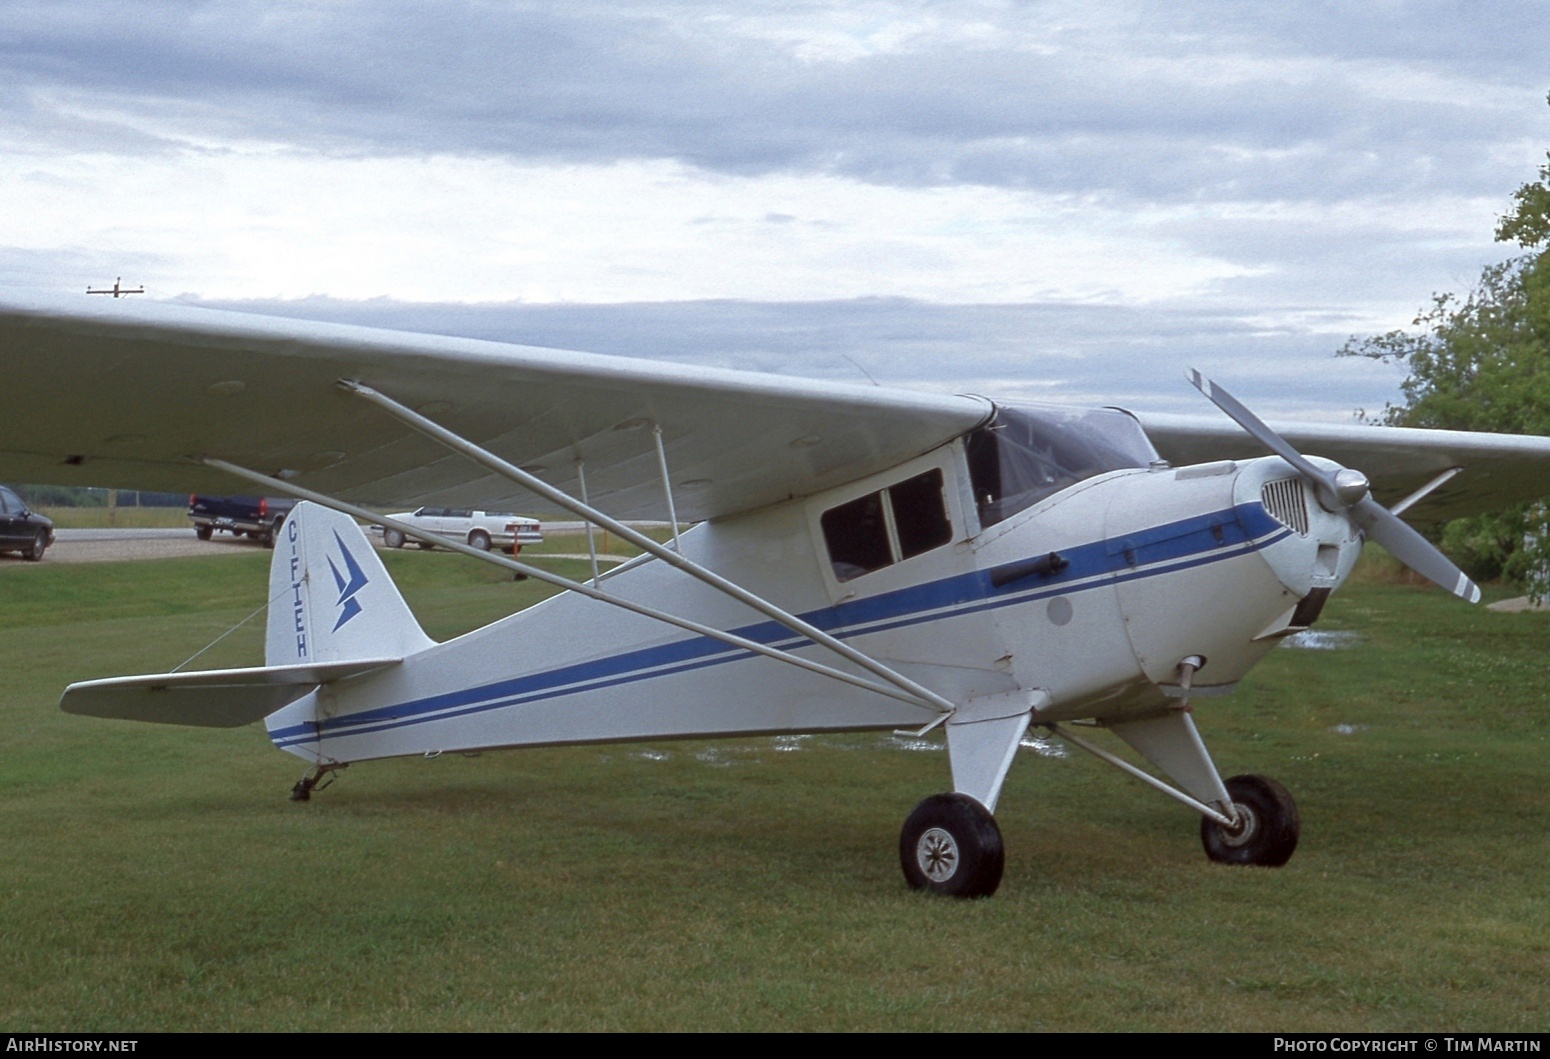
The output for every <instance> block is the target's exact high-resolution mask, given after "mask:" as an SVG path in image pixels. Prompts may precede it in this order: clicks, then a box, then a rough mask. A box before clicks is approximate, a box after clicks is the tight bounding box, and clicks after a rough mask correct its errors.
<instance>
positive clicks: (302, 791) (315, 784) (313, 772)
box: [291, 761, 350, 802]
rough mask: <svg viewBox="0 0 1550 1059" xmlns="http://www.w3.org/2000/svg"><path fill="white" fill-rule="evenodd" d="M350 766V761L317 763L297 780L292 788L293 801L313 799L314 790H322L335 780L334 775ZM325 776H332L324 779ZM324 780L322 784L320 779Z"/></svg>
mask: <svg viewBox="0 0 1550 1059" xmlns="http://www.w3.org/2000/svg"><path fill="white" fill-rule="evenodd" d="M349 767H350V763H349V762H348V761H334V762H330V763H329V764H327V765H317V766H315V767H313V768H312V769H310V770H309V771H308V772H307V774H306V775H305V776H303V777H302V778H301V779H299V780H297V781H296V786H294V787H292V788H291V801H293V802H306V801H311V800H312V792H313V791H321V790H325V789H327V788H328V786H329V785H330V784H332V783H333V782H334V781H333V779H332V775H333V773H335V772H341V771H343V770H344V769H347V768H349ZM324 777H330V778H328V779H326V780H324ZM320 780H323V783H322V785H321V786H320V785H319V781H320Z"/></svg>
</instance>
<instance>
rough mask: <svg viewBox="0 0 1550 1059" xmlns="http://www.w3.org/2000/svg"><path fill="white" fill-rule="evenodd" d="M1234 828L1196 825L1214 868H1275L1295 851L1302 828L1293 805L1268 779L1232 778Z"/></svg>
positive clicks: (1208, 823)
mask: <svg viewBox="0 0 1550 1059" xmlns="http://www.w3.org/2000/svg"><path fill="white" fill-rule="evenodd" d="M1226 786H1227V793H1228V795H1229V796H1231V798H1232V803H1233V804H1232V807H1233V811H1234V815H1236V816H1237V818H1238V826H1237V827H1233V828H1229V827H1224V826H1223V825H1221V824H1219V823H1217V822H1216V821H1214V820H1211V819H1204V820H1201V821H1200V842H1201V844H1202V845H1203V846H1205V848H1206V856H1208V857H1210V858H1211V859H1212V860H1214V861H1216V862H1217V863H1218V864H1257V865H1259V866H1261V867H1265V868H1279V867H1280V866H1281V865H1283V864H1285V863H1286V862H1287V861H1288V860H1290V859H1291V857H1292V853H1293V852H1294V851H1295V850H1296V849H1297V836H1298V835H1299V833H1300V832H1301V829H1302V824H1301V821H1299V820H1298V818H1297V803H1296V802H1294V801H1292V796H1291V795H1290V794H1289V793H1287V790H1286V788H1285V787H1283V786H1281V785H1280V784H1279V783H1277V782H1276V781H1275V780H1273V779H1271V778H1270V777H1268V776H1234V777H1233V778H1232V779H1230V780H1228V781H1227V784H1226Z"/></svg>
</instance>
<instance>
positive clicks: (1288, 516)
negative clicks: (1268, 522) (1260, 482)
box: [1259, 478, 1308, 537]
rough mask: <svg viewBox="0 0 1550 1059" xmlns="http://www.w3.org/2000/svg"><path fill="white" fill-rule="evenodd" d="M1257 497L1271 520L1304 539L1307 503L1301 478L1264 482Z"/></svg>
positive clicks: (1306, 529) (1306, 524)
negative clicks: (1295, 532) (1294, 531)
mask: <svg viewBox="0 0 1550 1059" xmlns="http://www.w3.org/2000/svg"><path fill="white" fill-rule="evenodd" d="M1259 497H1260V501H1261V502H1262V503H1263V504H1264V505H1265V510H1266V511H1268V512H1270V517H1271V518H1273V519H1275V520H1276V521H1277V522H1279V523H1281V524H1282V525H1283V526H1289V527H1291V528H1292V529H1294V530H1296V531H1297V532H1298V533H1299V534H1301V535H1302V536H1304V537H1306V536H1307V535H1308V501H1307V499H1306V498H1305V495H1304V490H1303V484H1302V479H1301V478H1281V479H1278V480H1276V481H1274V482H1266V483H1265V487H1264V488H1263V489H1261V490H1260V492H1259Z"/></svg>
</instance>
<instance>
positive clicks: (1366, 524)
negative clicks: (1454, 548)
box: [1189, 370, 1480, 603]
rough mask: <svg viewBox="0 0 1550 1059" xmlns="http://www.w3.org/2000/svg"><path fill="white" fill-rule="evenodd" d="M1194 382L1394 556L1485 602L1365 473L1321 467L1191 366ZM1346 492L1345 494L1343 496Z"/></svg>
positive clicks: (1439, 583) (1438, 582) (1431, 578)
mask: <svg viewBox="0 0 1550 1059" xmlns="http://www.w3.org/2000/svg"><path fill="white" fill-rule="evenodd" d="M1189 381H1190V382H1191V383H1193V384H1194V386H1195V389H1197V390H1199V391H1200V392H1201V393H1203V394H1205V396H1206V399H1207V400H1209V401H1210V402H1211V403H1212V404H1214V405H1216V407H1218V408H1220V409H1221V410H1222V411H1223V412H1226V413H1227V415H1228V416H1229V417H1230V418H1231V419H1232V420H1233V422H1235V423H1237V424H1238V425H1239V426H1240V427H1242V428H1243V429H1244V430H1246V431H1248V432H1249V434H1250V435H1252V436H1253V438H1254V439H1255V440H1256V441H1258V442H1259V443H1260V444H1261V445H1264V446H1265V447H1266V448H1267V449H1269V450H1270V451H1271V452H1273V453H1275V454H1276V455H1277V456H1279V457H1281V458H1282V459H1283V460H1285V461H1286V462H1287V463H1289V464H1291V465H1292V466H1293V467H1294V468H1296V470H1297V473H1299V474H1301V475H1302V476H1303V477H1304V478H1306V479H1308V481H1310V482H1312V483H1313V485H1314V487H1315V488H1317V489H1318V490H1319V491H1320V492H1322V493H1323V494H1324V496H1325V498H1326V499H1328V500H1329V501H1330V502H1331V503H1334V504H1339V505H1340V506H1341V507H1344V508H1345V510H1346V511H1347V512H1348V513H1349V514H1350V516H1351V518H1352V519H1353V520H1354V521H1355V522H1356V524H1357V525H1358V526H1360V527H1361V528H1362V530H1363V531H1364V532H1366V534H1367V538H1368V539H1369V540H1371V541H1375V542H1376V543H1377V544H1378V545H1380V546H1381V547H1383V548H1384V549H1386V550H1387V551H1388V553H1389V554H1390V555H1392V556H1393V557H1394V558H1396V559H1398V560H1399V561H1400V562H1402V563H1404V564H1405V565H1406V566H1408V567H1409V568H1410V569H1412V570H1414V571H1415V572H1416V573H1418V574H1420V575H1421V576H1422V577H1424V578H1426V579H1427V580H1428V581H1430V582H1432V583H1433V584H1435V585H1437V586H1438V587H1440V588H1444V589H1447V590H1448V591H1449V592H1452V593H1453V594H1454V595H1455V596H1457V597H1459V598H1460V599H1462V600H1466V601H1468V602H1470V603H1478V602H1480V589H1479V587H1478V586H1477V585H1476V584H1475V583H1474V582H1473V581H1471V580H1470V579H1469V577H1468V576H1467V575H1466V574H1465V573H1464V571H1462V570H1460V569H1459V568H1458V567H1457V566H1454V565H1453V561H1452V560H1451V559H1449V558H1448V557H1447V556H1446V555H1443V554H1442V552H1440V551H1438V550H1437V546H1436V545H1434V544H1432V542H1431V541H1429V540H1427V539H1426V538H1425V537H1423V536H1421V535H1420V534H1419V533H1417V532H1416V531H1415V530H1414V529H1412V528H1411V527H1410V526H1409V525H1408V524H1407V523H1405V522H1404V521H1402V520H1401V519H1400V517H1399V516H1398V515H1396V514H1394V513H1393V512H1392V511H1390V510H1389V509H1388V508H1386V507H1384V506H1383V505H1382V504H1380V503H1378V502H1377V501H1376V500H1374V499H1373V498H1372V497H1371V496H1370V495H1368V493H1367V488H1368V486H1367V480H1366V478H1365V477H1364V476H1362V475H1361V474H1359V473H1357V472H1353V471H1351V470H1342V471H1340V472H1339V474H1340V475H1342V476H1344V478H1343V479H1342V478H1337V476H1336V475H1334V474H1330V473H1329V472H1328V471H1325V470H1322V469H1320V468H1318V467H1315V466H1314V465H1313V464H1312V463H1311V462H1309V460H1308V458H1307V457H1306V456H1304V455H1303V454H1302V453H1300V452H1298V451H1297V450H1296V449H1294V448H1292V446H1291V445H1290V444H1288V443H1287V441H1286V439H1285V438H1283V437H1281V435H1279V434H1277V433H1276V432H1275V431H1274V430H1271V429H1270V428H1269V427H1268V426H1266V425H1265V423H1264V422H1263V421H1262V420H1261V419H1260V418H1259V417H1258V416H1256V415H1255V414H1254V413H1253V412H1250V411H1249V410H1248V409H1247V408H1245V407H1244V406H1243V404H1242V403H1241V402H1240V401H1239V400H1238V399H1237V398H1236V397H1234V396H1233V395H1232V394H1230V393H1228V392H1227V391H1226V390H1224V389H1222V388H1221V387H1220V386H1218V385H1216V383H1214V382H1212V381H1211V380H1210V379H1208V378H1206V377H1205V376H1204V375H1201V374H1200V372H1198V371H1194V370H1191V371H1190V373H1189ZM1342 481H1343V482H1344V484H1345V485H1346V487H1347V488H1346V490H1342V489H1341V488H1340V484H1341V483H1342ZM1343 491H1344V492H1345V496H1344V497H1342V496H1341V493H1342V492H1343ZM1357 497H1360V499H1357ZM1330 510H1332V511H1333V510H1335V508H1333V507H1331V508H1330Z"/></svg>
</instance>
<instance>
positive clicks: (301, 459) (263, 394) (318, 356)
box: [0, 299, 990, 520]
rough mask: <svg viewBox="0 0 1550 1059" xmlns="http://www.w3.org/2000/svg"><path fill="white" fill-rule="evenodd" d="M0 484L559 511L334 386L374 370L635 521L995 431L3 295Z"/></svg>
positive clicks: (767, 383) (904, 397) (861, 405)
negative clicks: (268, 491) (580, 468)
mask: <svg viewBox="0 0 1550 1059" xmlns="http://www.w3.org/2000/svg"><path fill="white" fill-rule="evenodd" d="M0 355H3V358H4V367H5V375H6V384H5V385H4V386H3V387H0V479H4V480H9V481H22V482H46V483H50V484H59V485H72V484H79V485H97V486H119V487H124V488H139V489H154V490H166V491H174V492H211V493H246V492H251V486H249V485H247V484H245V483H243V482H241V481H240V480H237V479H234V478H231V477H228V476H226V475H223V474H221V473H220V472H218V471H215V470H212V469H210V468H207V467H204V466H202V465H200V464H199V463H198V462H197V458H198V457H202V456H214V457H218V458H220V459H224V460H228V461H230V462H231V463H235V464H238V465H240V466H244V467H248V468H250V469H253V470H257V471H261V472H263V473H267V474H275V473H281V472H283V473H281V476H282V477H285V478H288V479H291V480H294V481H296V483H297V484H299V485H304V486H306V487H308V488H311V489H315V490H317V491H319V492H322V493H326V494H329V495H333V496H337V497H340V498H342V499H346V500H351V501H354V502H357V503H361V504H366V505H414V504H451V505H457V506H474V507H482V508H485V509H489V510H518V511H524V512H533V513H536V514H547V513H549V512H548V511H547V510H546V509H545V508H544V507H543V505H541V504H539V503H537V502H536V500H535V498H533V497H532V496H531V495H529V494H527V493H525V492H523V491H521V490H519V489H517V488H516V487H515V486H513V485H511V484H510V483H509V482H506V481H505V480H503V479H498V478H493V477H491V476H490V475H489V474H488V473H487V472H485V471H484V470H482V469H481V468H478V467H476V466H474V465H473V464H471V463H469V462H468V461H467V460H465V459H463V458H461V457H457V456H452V455H450V454H448V452H447V450H445V449H444V448H442V447H440V446H438V445H437V444H436V443H434V442H432V441H430V440H429V439H427V438H425V437H423V436H422V435H420V434H418V433H415V432H413V431H412V430H410V429H409V428H407V427H405V426H404V425H403V424H401V423H400V422H398V421H397V420H394V419H392V418H390V417H388V416H387V415H385V414H384V413H383V412H381V411H380V410H378V409H375V408H372V407H370V406H369V405H367V404H366V403H365V402H363V401H361V400H360V399H359V398H356V397H352V396H350V395H349V394H347V393H345V392H343V391H342V390H341V389H340V388H339V387H338V386H336V385H335V384H336V382H337V381H338V380H340V379H353V380H358V381H361V382H365V383H367V384H368V385H370V386H372V387H374V388H375V389H377V390H380V391H381V392H383V393H385V394H387V395H388V396H390V397H393V398H395V399H396V400H398V401H400V402H402V403H404V404H406V405H408V406H410V407H412V408H415V409H416V410H418V411H420V412H421V413H422V414H424V415H426V416H428V417H430V418H432V419H434V420H436V421H437V422H439V423H441V424H442V425H443V426H445V427H447V428H448V429H450V430H452V431H454V432H455V433H457V434H459V435H461V436H462V437H465V438H467V439H469V440H471V441H474V442H475V443H477V444H479V445H481V446H483V447H485V448H486V449H488V450H489V451H492V452H494V453H495V454H496V455H498V456H501V457H502V458H504V459H507V460H509V461H511V462H512V463H515V464H518V465H520V466H522V467H523V468H524V469H527V470H530V471H532V472H533V473H535V474H536V475H538V476H539V477H540V478H543V479H544V480H546V481H548V482H549V483H550V484H552V485H555V486H558V487H559V488H561V489H564V490H566V491H567V492H569V493H571V494H572V495H577V494H579V492H580V490H579V488H578V474H577V460H578V459H580V460H583V461H585V462H584V473H585V476H586V484H587V489H588V493H589V495H590V497H591V499H592V501H593V502H594V503H595V504H596V505H597V506H598V507H600V508H602V509H603V510H605V511H607V512H608V513H609V514H612V515H614V516H616V517H621V518H637V519H651V518H663V517H665V513H666V505H665V502H664V499H663V495H664V494H663V488H662V481H661V476H660V473H659V470H658V467H659V464H658V459H657V452H656V442H655V438H654V434H653V431H654V428H660V429H661V432H662V437H663V442H664V446H665V451H666V455H667V462H668V467H669V472H670V477H671V480H672V481H673V485H674V498H675V501H676V505H677V510H678V513H679V516H680V517H681V518H683V519H687V520H698V519H704V518H711V517H715V516H717V515H723V514H729V513H732V512H736V511H742V510H748V509H750V508H754V507H759V506H762V505H764V504H769V503H773V502H775V501H779V500H784V499H786V498H787V497H789V496H793V495H797V496H800V495H805V494H807V493H811V492H814V491H816V490H819V489H823V488H827V487H829V486H833V485H838V484H842V483H844V482H847V481H851V480H853V479H856V478H859V477H863V476H865V475H867V474H871V473H874V472H876V471H880V470H883V469H886V468H888V467H891V466H894V465H896V464H898V463H901V462H903V461H904V460H907V459H910V458H911V457H913V456H916V455H919V454H920V453H922V452H925V451H928V450H929V449H931V448H934V447H936V446H937V445H940V444H942V443H944V442H946V441H948V440H950V439H951V438H953V437H956V436H957V435H959V434H962V433H964V432H965V431H967V430H969V429H972V428H973V427H974V426H975V425H977V424H978V423H980V422H981V421H983V420H984V419H985V418H986V417H987V415H988V414H989V412H990V405H989V403H988V402H986V401H984V400H983V399H980V398H970V397H954V396H943V395H936V394H927V393H916V392H912V391H903V390H890V389H884V388H871V387H861V386H853V385H848V384H837V383H820V382H815V381H809V380H803V379H796V378H789V377H785V376H772V375H758V374H753V373H748V372H734V371H725V370H714V369H703V368H692V367H686V366H681V365H669V364H661V363H657V362H651V361H642V360H632V359H628V358H622V357H608V356H599V355H595V354H586V353H570V352H565V351H559V350H552V349H540V348H535V347H530V346H515V345H504V344H501V343H493V342H483V341H476V340H472V339H455V338H441V337H434V336H427V335H414V334H405V333H400V332H392V331H379V330H374V329H369V328H358V327H346V326H339V325H329V324H314V323H308V322H304V321H295V320H282V319H274V318H268V317H259V316H251V315H247V314H241V313H227V312H216V311H212V310H202V309H193V308H189V307H185V306H177V305H166V304H157V303H141V304H137V305H132V306H131V305H128V304H125V303H115V304H111V305H108V306H101V305H97V304H94V303H85V302H84V300H83V299H73V300H67V299H58V300H48V301H33V302H31V303H26V304H18V303H15V302H12V303H10V304H0Z"/></svg>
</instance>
